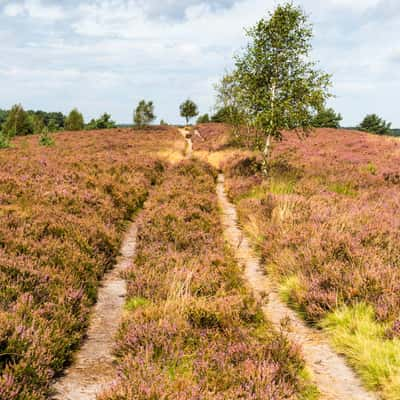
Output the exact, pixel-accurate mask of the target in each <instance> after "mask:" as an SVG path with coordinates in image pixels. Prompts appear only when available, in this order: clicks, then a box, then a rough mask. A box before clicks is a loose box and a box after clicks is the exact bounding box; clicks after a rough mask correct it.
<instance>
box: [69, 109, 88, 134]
mask: <svg viewBox="0 0 400 400" xmlns="http://www.w3.org/2000/svg"><path fill="white" fill-rule="evenodd" d="M84 127H85V121H84V119H83V115H82V114H81V113H80V112H79V111H78V109H77V108H74V109H73V110H72V111H71V112H70V113H69V115H68V117H67V118H66V120H65V129H66V130H67V131H81V130H83V128H84Z"/></svg>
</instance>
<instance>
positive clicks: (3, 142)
mask: <svg viewBox="0 0 400 400" xmlns="http://www.w3.org/2000/svg"><path fill="white" fill-rule="evenodd" d="M9 147H11V143H10V138H9V137H8V136H7V135H5V134H4V133H2V132H0V149H8V148H9Z"/></svg>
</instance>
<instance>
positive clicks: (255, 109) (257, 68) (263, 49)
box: [218, 3, 330, 172]
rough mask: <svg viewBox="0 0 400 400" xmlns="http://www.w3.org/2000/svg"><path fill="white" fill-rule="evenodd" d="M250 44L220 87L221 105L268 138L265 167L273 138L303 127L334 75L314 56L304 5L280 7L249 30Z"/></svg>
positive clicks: (306, 126)
mask: <svg viewBox="0 0 400 400" xmlns="http://www.w3.org/2000/svg"><path fill="white" fill-rule="evenodd" d="M247 36H248V38H249V42H248V44H247V47H246V48H245V50H244V51H243V53H242V54H241V55H238V56H237V57H236V59H235V61H236V62H235V69H234V71H233V72H232V73H230V74H227V75H225V76H224V78H223V80H222V82H221V84H220V85H219V88H218V89H219V90H218V95H219V101H220V103H222V104H224V106H225V107H228V109H231V110H235V113H236V114H235V118H236V119H239V120H241V122H240V123H242V124H245V125H248V126H249V127H251V128H253V129H256V130H257V131H259V132H261V133H262V135H263V136H264V146H263V147H264V148H263V154H264V167H265V168H264V169H265V172H266V167H267V160H268V158H269V155H270V146H271V141H272V139H274V138H275V139H279V138H280V137H281V134H282V131H283V130H298V131H305V132H307V130H309V129H310V128H311V127H312V121H313V116H314V115H315V112H316V111H319V110H321V109H322V108H323V106H324V103H325V101H326V99H327V98H328V97H329V93H328V87H329V86H330V76H329V75H327V74H325V73H323V72H322V71H320V70H319V69H318V68H317V66H316V63H315V62H314V61H312V60H310V55H311V50H312V46H311V39H312V37H313V31H312V27H311V25H310V24H309V22H308V19H307V16H306V15H305V14H304V12H303V11H302V9H301V8H299V7H296V6H294V5H293V4H291V3H287V4H284V5H279V6H278V7H277V8H276V9H275V11H274V12H273V13H270V15H269V16H268V18H266V19H261V20H260V21H259V22H258V23H257V24H256V25H255V26H254V27H252V28H251V29H249V30H248V31H247Z"/></svg>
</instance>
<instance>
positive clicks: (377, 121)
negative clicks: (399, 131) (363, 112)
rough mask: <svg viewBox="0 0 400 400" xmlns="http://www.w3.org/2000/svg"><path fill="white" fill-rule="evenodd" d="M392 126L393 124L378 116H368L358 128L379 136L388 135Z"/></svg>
mask: <svg viewBox="0 0 400 400" xmlns="http://www.w3.org/2000/svg"><path fill="white" fill-rule="evenodd" d="M391 126H392V124H391V123H390V122H386V121H385V120H383V119H382V118H380V117H378V115H376V114H368V115H367V116H366V117H365V118H364V119H363V121H362V122H361V124H360V125H359V126H358V129H360V130H361V131H365V132H371V133H376V134H378V135H386V134H388V133H389V132H390V128H391Z"/></svg>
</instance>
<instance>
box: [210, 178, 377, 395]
mask: <svg viewBox="0 0 400 400" xmlns="http://www.w3.org/2000/svg"><path fill="white" fill-rule="evenodd" d="M217 194H218V199H219V203H220V207H221V209H222V222H223V226H224V230H225V235H226V239H227V241H228V242H229V243H230V245H231V246H232V247H233V248H234V249H235V252H236V257H237V259H238V261H239V262H240V263H241V264H242V265H243V266H244V267H245V275H246V278H247V280H248V282H249V284H250V286H251V288H252V289H253V291H254V293H255V295H256V296H257V297H258V298H262V297H263V296H264V295H267V298H268V302H267V304H266V305H265V306H264V307H263V310H264V313H265V314H266V316H267V318H268V319H269V320H270V321H272V323H273V324H274V326H275V327H276V328H278V329H280V328H281V321H282V320H285V319H287V320H290V324H289V328H288V329H287V328H285V331H286V333H287V336H288V338H289V339H290V340H291V341H293V342H296V343H298V344H299V345H300V346H301V347H302V349H303V356H304V359H305V361H306V363H307V365H308V367H309V369H310V370H311V372H312V373H313V381H314V383H315V384H316V385H317V387H318V389H319V390H320V392H321V398H322V399H324V400H374V399H377V397H376V396H375V395H373V394H371V393H369V392H367V391H366V390H365V389H364V388H363V387H362V386H361V383H360V380H359V379H358V378H357V377H356V375H355V374H354V372H353V371H352V369H351V368H350V367H348V366H347V364H346V362H345V360H344V358H342V357H341V356H339V355H338V354H337V353H335V352H334V351H333V350H332V349H331V347H330V346H329V344H328V342H327V340H326V339H325V337H324V336H323V333H322V332H319V331H317V330H315V329H312V328H309V327H307V326H306V325H305V324H304V322H303V321H302V320H300V319H299V318H298V317H297V315H296V313H295V312H294V311H292V310H291V309H290V308H288V307H287V306H286V305H285V304H284V303H283V302H281V301H280V299H279V296H278V294H277V293H276V291H275V289H274V287H273V285H272V283H271V282H270V281H269V280H268V278H267V277H266V276H265V275H264V274H263V272H262V271H261V268H260V263H259V260H258V258H257V257H255V255H254V252H253V251H252V249H251V246H250V244H249V241H248V240H247V238H246V237H245V236H244V234H243V233H242V231H241V230H240V228H239V227H238V218H237V213H236V208H235V206H234V205H233V204H231V203H230V202H229V200H228V198H227V196H226V194H225V187H224V176H223V175H222V174H220V175H219V180H218V186H217ZM285 326H286V325H285Z"/></svg>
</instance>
